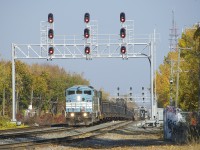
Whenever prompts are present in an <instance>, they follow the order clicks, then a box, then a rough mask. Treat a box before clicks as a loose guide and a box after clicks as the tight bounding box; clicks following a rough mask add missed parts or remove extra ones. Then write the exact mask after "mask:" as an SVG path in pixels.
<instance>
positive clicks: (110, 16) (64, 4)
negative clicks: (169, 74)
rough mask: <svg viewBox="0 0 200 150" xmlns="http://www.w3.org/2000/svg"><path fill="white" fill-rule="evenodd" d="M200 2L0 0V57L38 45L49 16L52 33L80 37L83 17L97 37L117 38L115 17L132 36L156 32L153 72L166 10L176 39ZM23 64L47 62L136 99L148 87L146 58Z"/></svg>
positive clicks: (197, 18) (163, 42) (163, 44)
mask: <svg viewBox="0 0 200 150" xmlns="http://www.w3.org/2000/svg"><path fill="white" fill-rule="evenodd" d="M199 7H200V0H56V1H53V0H42V1H41V0H17V1H13V0H0V20H1V21H0V22H1V24H0V57H1V59H5V60H11V43H17V44H39V42H40V21H46V20H47V15H48V13H50V12H51V13H53V14H54V20H55V24H54V29H55V32H56V34H62V35H63V34H66V35H67V34H70V35H72V34H76V35H83V30H84V28H85V25H84V22H83V16H84V13H86V12H89V13H90V16H91V19H94V20H98V27H99V33H100V34H119V30H120V22H119V14H120V13H121V12H125V13H126V18H127V19H129V20H134V31H135V33H134V34H136V35H137V34H151V33H153V31H154V29H156V32H157V33H159V39H158V40H156V42H157V45H156V68H158V67H159V65H160V64H161V63H162V62H163V59H164V56H166V55H167V53H168V52H169V38H170V37H169V34H170V30H169V29H170V28H171V27H172V10H173V11H174V19H175V22H176V25H177V27H178V33H179V37H180V36H181V32H182V30H183V29H184V28H185V27H191V26H193V25H194V24H195V23H197V22H200V15H199ZM23 61H24V62H26V63H41V64H52V65H59V66H60V67H63V68H64V69H65V70H66V71H68V72H70V73H74V72H75V73H83V75H84V78H86V79H87V80H89V81H90V84H91V85H92V86H94V87H95V88H96V89H100V88H103V89H104V90H105V91H107V92H109V93H110V94H111V95H116V93H117V87H120V92H121V93H126V92H127V91H128V90H129V88H130V87H132V88H133V93H135V94H136V95H138V94H141V93H142V90H141V89H142V87H145V90H147V89H148V88H149V87H150V67H149V62H148V59H144V58H143V59H128V60H122V59H93V60H92V61H87V60H85V59H83V60H77V59H71V60H66V59H65V60H63V59H62V60H53V61H46V60H23Z"/></svg>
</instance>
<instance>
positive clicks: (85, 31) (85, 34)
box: [84, 28, 90, 38]
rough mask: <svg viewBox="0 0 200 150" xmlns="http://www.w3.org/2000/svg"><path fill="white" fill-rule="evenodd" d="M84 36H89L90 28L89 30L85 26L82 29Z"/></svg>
mask: <svg viewBox="0 0 200 150" xmlns="http://www.w3.org/2000/svg"><path fill="white" fill-rule="evenodd" d="M84 37H85V38H89V37H90V30H89V29H88V28H86V29H85V30H84Z"/></svg>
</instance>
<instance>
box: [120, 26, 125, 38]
mask: <svg viewBox="0 0 200 150" xmlns="http://www.w3.org/2000/svg"><path fill="white" fill-rule="evenodd" d="M120 37H121V38H125V37H126V29H125V28H121V30H120Z"/></svg>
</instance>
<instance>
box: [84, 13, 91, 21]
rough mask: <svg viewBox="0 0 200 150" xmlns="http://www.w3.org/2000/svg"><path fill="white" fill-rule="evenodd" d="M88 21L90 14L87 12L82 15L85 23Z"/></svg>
mask: <svg viewBox="0 0 200 150" xmlns="http://www.w3.org/2000/svg"><path fill="white" fill-rule="evenodd" d="M89 21H90V14H89V13H85V15H84V22H85V23H89Z"/></svg>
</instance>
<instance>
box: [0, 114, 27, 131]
mask: <svg viewBox="0 0 200 150" xmlns="http://www.w3.org/2000/svg"><path fill="white" fill-rule="evenodd" d="M24 127H27V126H25V125H24V124H22V125H20V126H17V125H16V123H15V122H11V121H10V118H9V117H0V130H6V129H14V128H24Z"/></svg>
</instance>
